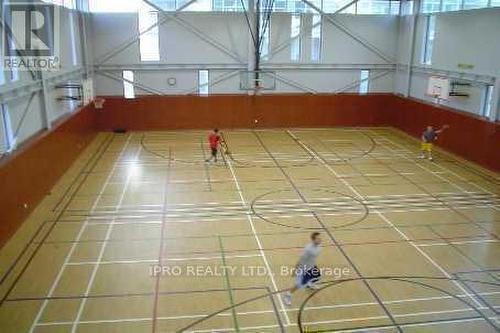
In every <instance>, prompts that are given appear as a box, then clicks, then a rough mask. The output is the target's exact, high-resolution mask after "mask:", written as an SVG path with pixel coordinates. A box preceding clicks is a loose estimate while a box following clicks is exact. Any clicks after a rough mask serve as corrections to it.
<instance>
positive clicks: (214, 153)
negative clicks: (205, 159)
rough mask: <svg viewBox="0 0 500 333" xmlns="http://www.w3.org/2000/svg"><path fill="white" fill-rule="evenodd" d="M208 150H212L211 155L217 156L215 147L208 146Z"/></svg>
mask: <svg viewBox="0 0 500 333" xmlns="http://www.w3.org/2000/svg"><path fill="white" fill-rule="evenodd" d="M210 150H211V151H212V156H213V157H217V148H215V147H210Z"/></svg>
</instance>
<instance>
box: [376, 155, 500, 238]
mask: <svg viewBox="0 0 500 333" xmlns="http://www.w3.org/2000/svg"><path fill="white" fill-rule="evenodd" d="M369 156H370V158H372V159H374V160H375V161H377V162H378V163H379V164H381V165H383V166H384V167H386V168H388V169H389V170H392V171H393V172H395V173H396V174H398V175H399V176H400V177H403V178H404V179H406V181H408V182H409V183H411V184H412V185H414V186H415V187H417V188H418V189H420V190H421V191H422V192H424V193H426V194H427V195H429V196H431V197H433V198H434V199H436V200H437V201H439V202H441V203H442V204H443V205H444V206H446V207H448V208H450V210H452V211H453V212H455V213H456V214H457V215H459V216H461V217H462V218H464V219H465V220H467V221H469V222H470V223H471V224H473V225H475V226H477V227H478V228H480V229H482V230H483V231H485V232H486V233H488V234H490V235H491V236H492V237H493V238H495V239H499V237H498V235H497V234H496V233H494V232H492V231H490V230H488V229H486V228H483V227H482V226H481V225H478V224H477V223H476V221H474V220H473V219H471V218H470V217H469V216H467V215H466V214H465V213H463V212H461V211H459V210H458V209H457V208H455V207H454V206H453V205H451V204H449V203H448V202H446V201H444V200H442V199H441V198H440V197H438V196H437V195H435V194H434V193H432V192H431V191H429V190H428V189H427V188H425V187H424V186H422V185H421V184H419V183H417V182H415V181H414V180H413V179H411V178H410V177H408V176H406V175H405V174H403V173H401V172H400V171H398V170H396V169H394V168H393V167H392V166H391V165H390V164H388V163H384V162H382V161H380V160H378V159H377V158H376V157H374V156H372V155H369Z"/></svg>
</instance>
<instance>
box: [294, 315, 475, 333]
mask: <svg viewBox="0 0 500 333" xmlns="http://www.w3.org/2000/svg"><path fill="white" fill-rule="evenodd" d="M479 319H480V320H483V319H484V318H483V317H482V316H469V317H460V318H450V319H433V320H422V321H412V322H404V323H400V325H401V327H412V326H425V325H439V324H454V323H457V322H463V321H470V320H479ZM388 328H393V326H390V325H367V326H358V327H354V328H351V327H346V328H344V329H338V331H344V330H345V331H347V332H351V331H361V332H362V333H365V332H363V330H366V331H368V332H370V331H372V330H376V329H381V330H384V329H388ZM335 331H337V329H336V330H335ZM335 331H332V330H328V329H327V330H322V329H321V330H309V329H307V330H305V331H304V333H331V332H335ZM375 332H377V333H378V331H375Z"/></svg>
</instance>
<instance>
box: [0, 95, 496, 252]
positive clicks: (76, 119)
mask: <svg viewBox="0 0 500 333" xmlns="http://www.w3.org/2000/svg"><path fill="white" fill-rule="evenodd" d="M254 120H258V123H255V122H254ZM428 124H432V125H435V126H441V125H443V124H450V125H451V128H450V129H449V130H448V131H447V132H446V134H443V135H441V136H440V138H439V140H438V142H437V144H438V145H439V146H441V147H443V148H445V149H447V150H449V151H451V152H454V153H456V154H458V155H461V156H463V157H464V158H466V159H468V160H471V161H474V162H476V163H479V164H481V165H483V166H485V167H487V168H490V169H493V170H496V171H500V156H499V155H500V154H499V153H498V147H499V146H500V125H499V124H498V123H491V122H487V121H484V120H482V119H479V118H477V117H474V116H471V115H469V114H464V113H461V112H458V111H456V110H451V109H446V108H443V107H437V106H434V105H430V104H425V103H422V102H419V101H416V100H411V99H405V98H401V97H397V96H394V95H391V94H371V95H363V96H361V95H351V94H340V95H305V94H304V95H295V94H291V95H266V96H258V97H251V96H247V95H220V96H209V97H200V96H168V97H167V96H142V97H140V98H137V99H133V100H126V99H124V98H121V97H107V100H106V103H105V107H104V109H102V110H94V109H93V108H92V107H86V108H84V109H82V110H80V111H79V112H78V113H76V114H74V115H72V116H71V117H69V118H67V119H65V120H64V121H63V122H61V124H59V125H58V126H56V127H55V128H54V129H52V130H51V131H50V132H48V133H44V134H41V135H38V136H36V137H35V138H33V139H32V140H30V141H29V142H27V143H26V144H24V145H23V146H22V147H21V148H20V149H19V150H18V151H16V152H15V153H14V154H13V155H12V156H9V157H8V158H4V159H3V160H0V180H1V186H0V245H1V244H3V243H4V242H5V240H6V239H7V238H8V237H9V236H10V235H12V233H13V232H14V231H15V230H16V229H17V228H18V226H19V225H20V224H21V223H22V221H23V220H24V219H25V218H26V217H27V216H28V214H29V213H30V212H31V210H32V208H34V207H35V206H36V205H37V203H38V202H39V201H40V200H41V199H42V198H43V196H44V195H45V194H47V193H48V192H49V191H50V189H51V188H52V186H53V185H54V184H55V182H56V181H57V180H58V179H59V177H61V175H62V174H63V173H64V172H65V171H66V170H67V169H68V167H69V166H70V165H71V163H72V162H73V161H74V160H75V159H76V158H77V157H78V155H79V154H80V152H81V151H82V150H83V149H84V148H85V147H86V145H87V144H88V143H89V142H90V141H91V140H92V138H93V137H94V135H95V133H96V131H97V130H111V129H116V128H124V129H128V130H155V129H158V130H161V129H202V128H204V129H206V128H212V127H215V126H217V127H220V128H250V127H314V126H324V127H328V126H393V127H396V128H399V129H401V130H403V131H405V132H407V133H409V134H411V135H413V136H416V137H419V136H420V135H421V132H422V131H423V129H424V128H425V126H427V125H428ZM25 203H26V204H28V208H27V209H26V208H24V204H25Z"/></svg>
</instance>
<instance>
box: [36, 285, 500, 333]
mask: <svg viewBox="0 0 500 333" xmlns="http://www.w3.org/2000/svg"><path fill="white" fill-rule="evenodd" d="M498 293H499V292H496V293H481V295H486V294H498ZM461 297H464V298H465V297H468V296H466V295H461ZM441 299H452V297H451V296H439V297H428V298H416V299H408V300H396V301H387V302H384V303H386V304H395V303H402V302H415V301H422V300H426V301H435V300H441ZM367 305H378V303H376V302H367V303H354V304H342V305H337V306H315V307H307V308H305V310H309V311H311V310H324V309H335V308H342V307H343V308H345V307H352V306H367ZM495 308H500V306H495ZM478 309H479V310H487V309H488V308H487V307H485V306H481V307H480V308H478ZM287 310H288V311H291V312H297V311H298V310H299V308H293V309H287ZM469 311H474V309H471V308H459V309H449V310H437V311H421V312H411V313H402V314H394V317H416V316H425V315H436V314H450V313H456V312H469ZM272 312H273V310H260V311H245V312H236V314H237V315H241V316H245V315H247V316H248V315H261V314H266V313H272ZM232 315H233V314H232V313H231V312H230V311H227V312H224V313H220V314H217V316H219V317H229V316H232ZM206 316H207V314H192V315H179V316H159V317H158V318H157V319H158V320H182V319H196V318H204V317H206ZM374 319H387V316H367V317H354V318H343V319H335V320H326V321H314V322H309V323H308V324H325V323H341V322H352V321H364V320H374ZM149 320H151V318H150V317H141V318H122V319H103V320H82V321H80V323H81V324H101V323H122V322H141V321H149ZM72 323H73V322H71V321H54V322H43V323H39V324H38V325H37V326H57V325H69V324H72ZM295 325H296V324H295V323H290V324H287V325H286V326H295ZM276 326H277V325H276ZM242 329H243V328H242ZM212 330H217V329H212ZM196 331H197V330H196Z"/></svg>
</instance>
